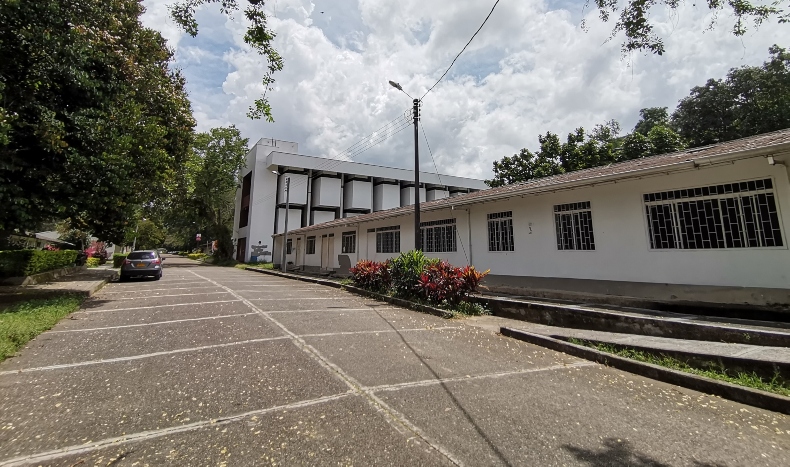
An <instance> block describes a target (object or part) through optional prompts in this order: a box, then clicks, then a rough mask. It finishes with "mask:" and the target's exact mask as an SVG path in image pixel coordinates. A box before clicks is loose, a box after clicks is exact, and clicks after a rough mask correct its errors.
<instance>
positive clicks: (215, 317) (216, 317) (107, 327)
mask: <svg viewBox="0 0 790 467" xmlns="http://www.w3.org/2000/svg"><path fill="white" fill-rule="evenodd" d="M256 314H257V313H236V314H233V315H222V316H207V317H205V318H187V319H174V320H171V321H155V322H153V323H142V324H124V325H121V326H105V327H102V328H86V329H64V330H62V331H49V333H50V334H52V333H64V332H87V331H104V330H105V329H124V328H137V327H142V326H156V325H157V324H172V323H184V322H188V321H203V320H209V319H221V318H235V317H237V316H250V315H256Z"/></svg>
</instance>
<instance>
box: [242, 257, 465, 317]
mask: <svg viewBox="0 0 790 467" xmlns="http://www.w3.org/2000/svg"><path fill="white" fill-rule="evenodd" d="M244 269H245V270H247V271H255V272H261V273H264V274H270V275H272V276H279V277H284V278H287V279H294V280H298V281H303V282H311V283H313V284H319V285H326V286H329V287H334V288H336V289H343V290H347V291H349V292H351V293H354V294H357V295H362V296H364V297H368V298H373V299H376V300H380V301H382V302H387V303H390V304H392V305H397V306H400V307H403V308H408V309H410V310H414V311H420V312H423V313H428V314H430V315H434V316H439V317H440V318H452V317H453V316H454V315H453V314H452V313H451V312H449V311H447V310H442V309H441V308H436V307H432V306H429V305H421V304H419V303H414V302H412V301H409V300H404V299H402V298H395V297H390V296H388V295H382V294H380V293H376V292H371V291H369V290H365V289H361V288H359V287H355V286H353V285H343V284H340V283H338V282H335V281H329V280H326V279H318V278H314V277H306V276H300V275H298V274H288V273H284V272H279V271H274V270H271V269H260V268H244Z"/></svg>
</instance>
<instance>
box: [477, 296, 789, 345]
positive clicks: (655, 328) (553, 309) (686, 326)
mask: <svg viewBox="0 0 790 467" xmlns="http://www.w3.org/2000/svg"><path fill="white" fill-rule="evenodd" d="M475 301H476V302H478V303H481V304H483V305H486V307H487V308H488V309H489V310H491V311H492V313H493V314H494V315H496V316H502V317H504V318H511V319H517V320H519V321H529V322H532V323H538V324H545V325H548V326H556V327H561V328H572V329H587V330H591V331H606V332H619V333H625V334H638V335H642V336H654V337H669V338H673V339H688V340H698V341H700V340H701V341H712V342H727V343H733V344H750V345H764V346H771V347H790V332H788V333H783V332H772V331H766V330H761V329H748V328H739V327H724V326H715V325H711V324H703V323H696V322H695V323H692V322H684V321H672V320H671V319H661V318H654V317H650V316H632V315H624V314H618V313H615V312H607V311H603V310H593V309H590V308H587V307H584V306H581V305H561V304H556V303H546V302H539V301H529V300H519V299H512V298H505V297H490V296H476V297H475Z"/></svg>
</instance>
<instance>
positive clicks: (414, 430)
mask: <svg viewBox="0 0 790 467" xmlns="http://www.w3.org/2000/svg"><path fill="white" fill-rule="evenodd" d="M189 272H190V273H192V274H194V275H195V276H197V277H199V278H201V279H203V280H205V281H207V282H210V283H212V284H214V285H220V286H221V287H222V288H224V289H225V290H227V291H228V292H230V293H231V294H233V295H234V296H235V297H237V298H239V299H240V300H241V301H242V302H243V303H244V304H245V305H247V306H248V307H249V308H250V309H252V310H254V311H256V312H257V313H259V314H260V315H261V316H263V317H264V318H266V319H268V320H269V321H271V322H272V323H274V324H275V325H277V326H278V327H279V328H280V329H282V330H283V332H285V333H286V334H288V335H289V336H291V342H293V343H294V344H295V345H296V346H297V347H298V348H299V349H301V350H302V351H304V352H305V353H306V354H307V355H308V356H309V357H310V358H312V359H313V360H314V361H315V362H316V363H318V364H319V365H321V366H323V367H324V368H326V369H328V370H330V371H333V372H334V373H335V374H336V375H337V376H338V377H339V378H340V379H341V380H342V381H343V382H344V383H346V385H347V386H348V387H349V389H351V390H352V391H354V392H355V393H357V394H361V395H364V396H365V398H366V399H367V401H368V404H370V405H371V406H372V407H373V408H374V409H376V411H380V412H382V413H384V414H385V415H386V417H385V420H387V421H388V422H389V423H390V425H392V426H393V428H395V430H397V431H398V432H399V433H404V430H405V431H409V432H411V434H413V435H416V436H417V437H419V438H420V439H422V441H423V442H424V443H425V444H427V445H428V446H430V447H431V448H432V449H433V450H435V451H436V452H438V453H440V454H441V455H443V456H444V457H445V458H447V460H448V461H450V462H452V463H453V464H455V465H459V466H460V465H462V463H461V461H460V460H459V459H458V458H456V457H455V456H454V455H453V454H452V453H450V452H449V451H448V450H447V449H445V448H443V447H442V446H440V445H439V444H437V443H436V442H435V441H433V440H431V439H430V438H429V437H428V436H427V434H426V433H425V432H423V431H422V430H421V429H420V428H419V427H418V426H417V425H415V424H413V423H412V422H410V421H409V420H408V419H407V418H406V417H405V416H404V415H403V414H401V413H399V412H397V411H396V410H395V409H393V408H392V407H390V406H389V405H387V403H385V402H384V401H383V400H381V399H380V398H379V397H378V396H377V395H375V394H374V393H373V392H372V391H365V390H364V388H363V387H362V385H361V384H360V383H359V382H358V381H357V380H355V379H354V378H352V377H351V376H350V375H348V374H347V373H346V372H345V371H343V369H342V368H340V367H339V366H337V365H335V364H334V363H332V362H330V361H329V360H328V359H327V358H326V357H324V356H323V355H322V354H321V353H320V352H319V351H318V350H317V349H315V348H314V347H313V346H311V345H309V344H308V343H307V342H305V341H304V339H302V338H301V337H299V336H297V335H296V334H294V333H293V332H291V331H290V330H289V329H288V328H286V327H285V326H284V325H283V324H282V323H280V322H279V321H277V320H276V319H274V318H273V317H272V316H271V315H269V314H268V313H266V312H264V311H263V310H261V309H260V308H258V307H257V306H255V304H254V303H252V302H251V301H250V300H247V299H245V298H244V297H242V296H241V295H239V294H237V293H236V292H234V291H233V289H231V288H229V287H225V286H223V285H221V284H219V283H217V282H215V281H213V280H211V279H209V278H207V277H205V276H201V275H200V274H198V273H196V272H194V271H189Z"/></svg>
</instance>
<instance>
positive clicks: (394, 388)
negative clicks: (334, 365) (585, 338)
mask: <svg viewBox="0 0 790 467" xmlns="http://www.w3.org/2000/svg"><path fill="white" fill-rule="evenodd" d="M589 366H598V363H595V362H588V361H582V362H576V363H569V364H567V365H566V364H559V365H551V366H546V367H540V368H528V369H524V370H513V371H501V372H498V373H487V374H483V375H475V376H454V377H452V378H440V379H424V380H422V381H410V382H407V383H397V384H384V385H381V386H368V387H366V388H365V390H366V391H372V392H378V391H386V392H390V391H400V390H401V389H409V388H417V387H425V386H433V385H436V384H443V383H455V382H463V381H474V380H478V379H494V378H503V377H507V376H518V375H526V374H529V373H540V372H543V371H554V370H565V369H572V368H584V367H589Z"/></svg>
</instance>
